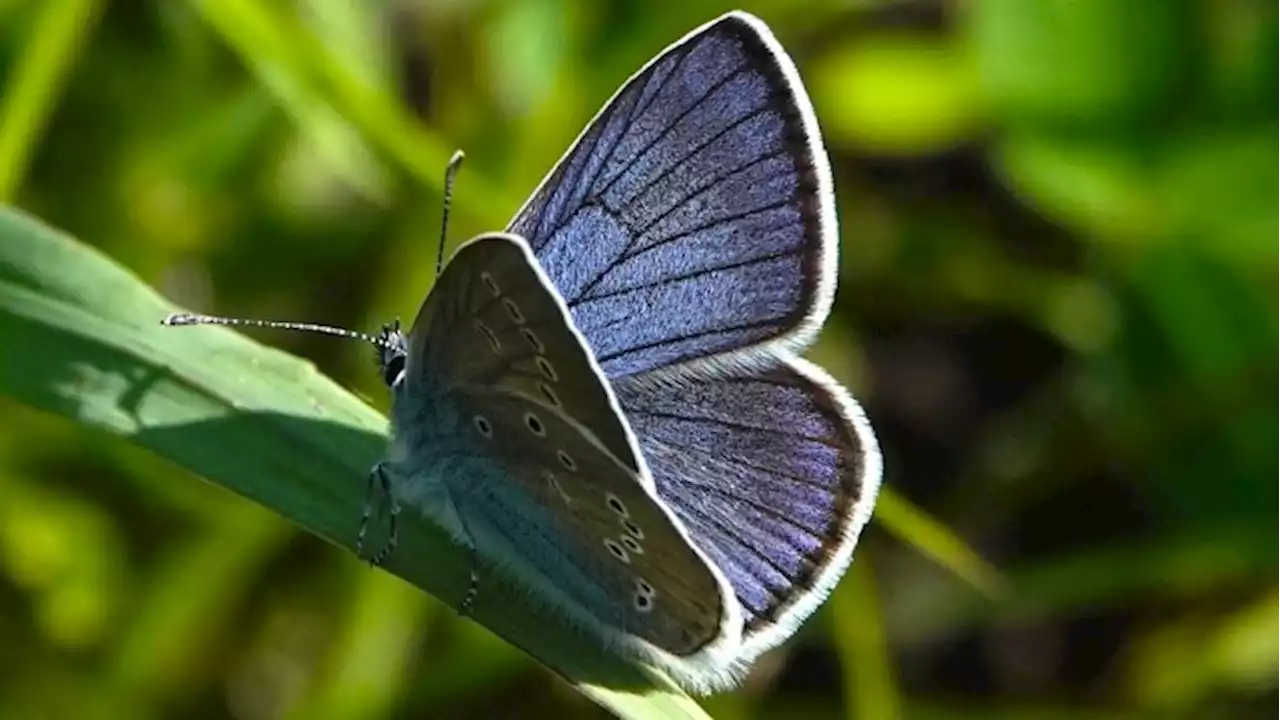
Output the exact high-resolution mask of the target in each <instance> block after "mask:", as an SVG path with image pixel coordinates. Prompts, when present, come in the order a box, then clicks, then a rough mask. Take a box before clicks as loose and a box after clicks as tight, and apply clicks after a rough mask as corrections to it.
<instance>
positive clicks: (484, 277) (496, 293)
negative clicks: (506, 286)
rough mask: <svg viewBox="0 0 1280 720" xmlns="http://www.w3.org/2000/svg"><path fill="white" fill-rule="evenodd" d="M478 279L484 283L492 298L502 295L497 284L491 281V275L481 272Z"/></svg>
mask: <svg viewBox="0 0 1280 720" xmlns="http://www.w3.org/2000/svg"><path fill="white" fill-rule="evenodd" d="M480 279H481V280H482V281H484V284H485V286H486V287H488V288H489V292H491V293H493V296H494V297H498V296H499V295H501V294H502V289H501V288H499V287H498V283H496V282H494V281H493V276H492V275H490V274H489V273H487V272H482V273H480Z"/></svg>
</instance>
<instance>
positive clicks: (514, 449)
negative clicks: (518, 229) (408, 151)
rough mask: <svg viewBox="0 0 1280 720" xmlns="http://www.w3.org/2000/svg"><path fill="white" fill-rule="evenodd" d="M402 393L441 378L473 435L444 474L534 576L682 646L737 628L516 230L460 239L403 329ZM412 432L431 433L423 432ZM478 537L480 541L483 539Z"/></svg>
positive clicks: (657, 639) (467, 512)
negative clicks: (407, 341)
mask: <svg viewBox="0 0 1280 720" xmlns="http://www.w3.org/2000/svg"><path fill="white" fill-rule="evenodd" d="M406 382H408V383H409V385H408V387H407V388H406V389H405V391H406V392H407V393H409V394H413V393H415V392H417V390H415V388H438V391H433V392H435V394H437V395H438V399H436V400H427V402H438V403H441V404H446V405H448V406H449V407H450V408H452V409H453V411H454V412H455V414H456V415H457V417H458V418H459V422H458V423H457V425H456V427H458V428H460V430H461V433H462V434H464V435H466V436H467V437H466V438H465V439H463V440H462V441H461V442H460V443H459V442H458V439H457V438H453V437H447V438H430V440H429V441H426V442H418V443H415V444H416V445H419V446H422V447H431V448H443V447H458V448H460V449H459V450H458V451H457V454H460V455H465V456H466V458H465V459H464V460H461V461H458V462H457V463H456V464H455V465H453V466H452V467H453V468H454V469H455V470H454V472H452V473H450V476H449V477H445V478H444V479H443V480H444V483H445V484H446V486H448V488H449V491H450V495H451V496H452V497H453V500H454V502H455V503H456V504H457V506H458V509H459V512H460V513H461V515H462V516H463V517H464V519H465V520H466V521H467V522H468V524H470V525H471V526H472V527H473V528H477V530H476V532H477V534H478V535H481V536H482V537H489V536H497V537H498V538H499V539H500V541H501V542H502V543H503V544H504V546H505V547H507V548H511V549H514V550H515V551H516V552H513V553H510V554H509V555H508V557H510V556H512V555H516V554H517V553H518V555H519V562H514V563H512V565H513V567H515V568H517V570H518V571H521V572H523V573H524V576H525V579H526V580H527V581H528V582H529V583H530V584H532V585H535V586H537V587H539V588H540V589H543V590H546V591H547V592H550V593H557V594H559V595H563V596H566V597H569V598H570V599H571V600H573V601H574V602H576V603H578V604H579V605H582V606H584V607H587V608H589V610H590V614H591V616H592V617H593V619H594V621H595V622H598V623H600V624H601V625H603V626H605V627H608V628H611V629H613V630H614V631H615V632H621V633H625V634H627V635H631V636H635V637H638V638H641V639H643V640H646V641H648V642H650V643H652V644H653V645H654V646H656V647H658V648H660V649H662V650H664V651H666V652H669V653H672V654H674V655H677V656H684V655H690V654H694V653H696V652H698V651H699V650H700V649H702V648H703V647H705V646H707V645H708V644H711V643H713V642H716V641H717V640H720V639H722V638H723V637H724V635H725V633H726V628H728V629H729V631H731V632H732V633H733V634H735V635H736V631H737V628H736V624H738V623H740V621H737V620H736V618H737V617H738V616H737V608H736V603H735V602H734V601H733V600H732V596H731V595H730V594H729V590H728V587H727V585H726V584H725V583H724V581H723V580H722V579H721V578H720V576H719V575H718V573H717V572H715V571H713V570H712V569H711V568H710V567H709V565H708V564H707V562H706V560H705V558H704V557H703V556H702V555H701V553H700V552H699V551H698V550H697V549H696V548H695V547H694V546H693V544H692V543H691V542H690V541H689V539H688V537H687V535H686V534H685V532H684V530H683V528H681V527H680V526H679V525H678V523H677V521H675V520H674V519H673V517H672V515H671V514H670V513H669V511H667V510H666V508H665V507H664V506H662V505H661V504H660V502H659V501H658V500H657V497H656V495H655V494H654V492H653V490H652V480H651V479H649V478H648V477H647V470H645V469H644V465H643V462H642V461H641V459H640V455H639V452H638V450H637V448H636V446H635V444H634V443H635V441H634V439H633V438H632V437H631V434H630V430H629V429H628V428H627V426H626V423H625V420H623V418H622V415H621V412H620V411H619V410H618V408H617V404H616V401H615V400H614V398H613V396H612V392H611V391H610V389H609V387H608V385H607V384H606V381H605V380H604V377H603V375H602V374H601V372H600V370H599V369H598V367H596V365H595V364H594V362H593V361H592V359H591V355H590V351H589V350H587V349H586V347H585V346H584V345H583V341H582V340H581V338H580V336H579V335H578V334H577V333H576V331H575V330H574V329H573V326H572V324H571V321H570V319H569V316H568V314H567V311H565V309H564V307H563V304H562V303H561V302H560V300H559V299H558V298H557V296H556V295H555V294H554V290H552V289H551V287H550V285H549V284H548V283H547V281H546V280H545V278H544V277H543V276H542V275H541V273H540V271H539V269H538V266H537V261H536V260H535V259H534V258H533V255H532V254H531V253H530V251H529V250H528V248H527V246H526V245H525V243H524V241H523V240H522V239H521V238H518V237H515V236H509V235H488V236H483V237H481V238H478V239H476V240H474V241H472V242H470V243H468V244H466V245H465V246H463V247H462V248H460V249H459V250H458V252H457V253H456V254H455V255H454V258H453V259H452V260H451V261H450V263H449V265H448V266H447V267H446V268H445V271H444V273H443V274H442V275H441V276H440V278H439V281H438V282H437V284H436V287H435V288H434V289H433V290H432V292H431V296H430V297H429V298H428V300H427V302H426V303H425V304H424V305H423V308H422V310H421V311H420V312H419V315H418V318H417V320H416V321H415V323H414V327H413V330H412V332H411V349H410V353H409V364H408V372H407V380H406ZM417 432H427V433H429V432H432V431H431V430H429V429H423V430H418V431H417ZM481 549H482V550H484V548H481Z"/></svg>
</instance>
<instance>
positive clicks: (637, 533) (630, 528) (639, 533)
mask: <svg viewBox="0 0 1280 720" xmlns="http://www.w3.org/2000/svg"><path fill="white" fill-rule="evenodd" d="M622 527H623V528H624V529H625V530H626V531H627V534H628V535H630V536H631V537H633V538H635V539H636V540H643V539H644V531H643V530H641V529H640V526H639V525H637V524H635V523H633V522H631V521H630V520H626V519H624V520H623V521H622Z"/></svg>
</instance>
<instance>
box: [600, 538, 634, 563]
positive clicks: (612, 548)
mask: <svg viewBox="0 0 1280 720" xmlns="http://www.w3.org/2000/svg"><path fill="white" fill-rule="evenodd" d="M604 546H605V547H607V548H609V552H610V553H613V556H614V557H616V558H618V560H620V561H622V562H624V563H627V564H628V565H630V564H631V556H630V555H627V551H626V550H624V549H623V548H622V546H621V545H619V544H618V541H617V540H614V539H613V538H605V539H604Z"/></svg>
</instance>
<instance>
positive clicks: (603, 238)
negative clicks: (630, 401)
mask: <svg viewBox="0 0 1280 720" xmlns="http://www.w3.org/2000/svg"><path fill="white" fill-rule="evenodd" d="M833 202H834V201H833V199H832V196H831V179H830V171H829V169H828V167H827V161H826V153H825V151H824V150H823V148H822V141H821V138H820V135H819V131H818V126H817V122H816V120H815V119H814V117H813V112H812V109H811V107H810V103H809V100H808V97H807V95H806V93H805V90H804V88H803V86H802V85H801V83H800V81H799V78H798V77H797V75H796V73H795V69H794V67H793V66H792V64H791V61H790V60H789V59H788V58H787V56H786V54H785V53H784V52H783V51H782V49H781V47H779V46H778V44H777V42H776V41H775V40H774V39H773V36H772V34H771V33H770V32H769V30H768V29H767V28H766V27H765V26H764V25H763V24H762V23H760V22H759V21H758V20H756V19H755V18H752V17H750V16H748V15H745V14H742V13H730V14H729V15H726V16H724V17H723V18H721V19H719V20H717V21H714V22H712V23H709V24H708V25H705V26H703V27H702V28H699V29H698V30H695V31H694V32H693V33H690V34H689V35H688V36H686V37H685V38H684V39H682V40H680V41H678V42H677V43H675V44H674V45H672V46H671V47H669V48H668V49H667V50H666V51H665V52H663V53H662V54H660V55H659V56H658V57H657V58H655V59H654V60H653V61H652V62H650V63H649V64H648V65H647V66H645V68H644V69H642V70H641V71H640V72H639V73H637V74H636V75H635V76H633V77H632V78H631V79H630V80H629V81H628V82H627V83H626V84H625V85H624V86H623V87H622V88H621V89H620V90H619V91H618V93H617V94H616V95H615V96H614V97H613V99H612V100H610V101H609V103H608V104H607V105H606V106H605V107H604V108H603V109H602V110H601V112H600V113H599V115H597V116H596V118H595V119H594V120H593V121H592V122H591V124H590V125H589V126H588V127H587V129H586V130H585V131H584V132H583V134H582V135H581V136H580V137H579V138H578V140H577V142H576V143H575V144H574V145H573V146H572V148H570V150H569V151H568V152H567V153H566V154H565V156H564V157H563V158H562V159H561V161H560V163H559V164H558V165H557V166H556V167H555V169H553V170H552V171H551V173H550V174H549V175H548V177H547V178H546V179H545V180H544V181H543V183H542V185H541V186H539V188H538V190H537V191H536V192H535V193H534V194H533V196H532V198H531V199H530V200H529V202H528V203H526V204H525V206H524V207H523V208H522V209H521V210H520V211H519V212H518V213H517V215H516V217H515V219H514V220H513V221H512V222H511V224H510V226H509V229H510V231H511V232H514V233H516V234H519V235H522V236H524V237H526V238H528V240H529V243H530V246H531V247H532V248H533V250H534V253H535V254H536V255H537V256H538V258H539V260H540V261H541V262H542V264H543V266H544V267H545V268H546V269H547V273H548V275H549V277H550V278H551V280H552V282H553V284H554V285H555V287H556V288H557V290H559V292H560V293H561V295H562V296H563V298H564V300H565V304H566V305H567V306H568V307H569V310H570V312H571V313H572V315H573V318H574V321H575V323H576V324H577V327H578V328H579V330H581V332H582V333H583V335H584V336H585V337H586V338H587V340H588V342H589V344H590V347H591V348H592V349H593V350H594V351H595V353H596V357H597V360H598V361H599V363H600V366H601V367H602V368H603V369H604V371H605V373H606V374H607V375H608V376H609V377H611V378H612V377H620V376H625V375H630V374H635V373H640V372H644V371H646V370H652V369H654V368H659V367H664V366H668V365H672V364H679V363H684V362H697V363H699V364H703V365H713V366H714V365H717V364H722V363H729V362H730V361H731V360H733V359H737V360H744V359H745V360H748V361H749V360H750V359H751V358H752V357H754V356H755V355H757V354H758V349H757V348H758V346H759V345H761V344H764V343H771V342H774V341H778V342H781V343H783V344H790V345H793V346H794V345H799V344H803V343H804V342H806V341H807V340H808V339H809V337H810V336H811V334H812V333H813V331H815V330H816V328H817V326H818V325H820V324H821V322H822V320H823V319H824V317H825V315H826V313H827V310H828V308H829V305H830V301H831V293H832V289H833V285H834V263H835V253H836V239H835V212H834V206H833Z"/></svg>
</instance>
